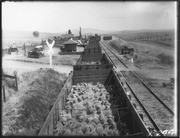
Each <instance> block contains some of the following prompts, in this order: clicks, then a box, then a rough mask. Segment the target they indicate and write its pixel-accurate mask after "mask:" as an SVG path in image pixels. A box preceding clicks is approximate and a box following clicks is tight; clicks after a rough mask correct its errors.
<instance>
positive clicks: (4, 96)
mask: <svg viewBox="0 0 180 138" xmlns="http://www.w3.org/2000/svg"><path fill="white" fill-rule="evenodd" d="M2 88H3V98H4V103H5V102H6V95H5V87H4V85H3V86H2Z"/></svg>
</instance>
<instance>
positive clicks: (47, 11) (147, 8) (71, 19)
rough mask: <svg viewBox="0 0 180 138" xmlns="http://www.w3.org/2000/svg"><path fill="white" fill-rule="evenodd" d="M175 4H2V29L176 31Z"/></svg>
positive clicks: (57, 31)
mask: <svg viewBox="0 0 180 138" xmlns="http://www.w3.org/2000/svg"><path fill="white" fill-rule="evenodd" d="M175 3H176V2H170V1H169V2H168V1H166V2H163V1H160V2H155V1H154V2H147V1H146V2H142V1H141V2H117V1H116V2H95V1H93V2H80V1H79V2H3V3H2V12H1V13H2V29H3V30H18V31H35V30H37V31H40V32H54V33H59V32H65V31H67V30H68V29H79V27H80V26H81V28H95V29H100V30H110V31H122V30H139V29H174V28H175V23H176V21H175V18H176V15H175V10H176V5H175Z"/></svg>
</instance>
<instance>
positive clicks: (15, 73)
mask: <svg viewBox="0 0 180 138" xmlns="http://www.w3.org/2000/svg"><path fill="white" fill-rule="evenodd" d="M5 78H11V79H14V80H15V87H16V90H17V91H18V83H17V72H16V71H14V76H12V75H8V74H4V73H2V80H5ZM2 92H3V100H4V102H6V92H5V84H2Z"/></svg>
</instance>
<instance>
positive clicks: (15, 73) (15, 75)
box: [14, 71, 18, 91]
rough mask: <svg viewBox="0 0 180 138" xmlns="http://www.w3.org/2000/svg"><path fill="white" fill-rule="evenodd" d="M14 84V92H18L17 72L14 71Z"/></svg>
mask: <svg viewBox="0 0 180 138" xmlns="http://www.w3.org/2000/svg"><path fill="white" fill-rule="evenodd" d="M14 77H15V83H16V90H17V91H18V83H17V71H14Z"/></svg>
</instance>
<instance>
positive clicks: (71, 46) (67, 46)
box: [63, 39, 78, 52]
mask: <svg viewBox="0 0 180 138" xmlns="http://www.w3.org/2000/svg"><path fill="white" fill-rule="evenodd" d="M77 44H78V43H77V42H76V41H74V40H72V39H69V40H68V41H66V42H64V43H63V45H64V52H73V51H76V47H77Z"/></svg>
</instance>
